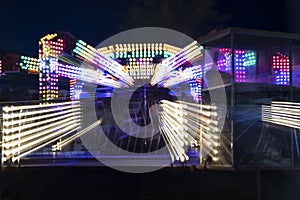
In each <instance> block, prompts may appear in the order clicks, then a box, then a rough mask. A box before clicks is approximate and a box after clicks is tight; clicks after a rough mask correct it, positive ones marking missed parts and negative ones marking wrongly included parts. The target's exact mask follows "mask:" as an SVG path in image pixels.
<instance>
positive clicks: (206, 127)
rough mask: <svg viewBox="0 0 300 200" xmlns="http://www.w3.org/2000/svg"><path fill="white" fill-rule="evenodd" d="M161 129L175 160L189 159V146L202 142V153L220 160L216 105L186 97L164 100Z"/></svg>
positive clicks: (162, 103)
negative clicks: (192, 100) (188, 101)
mask: <svg viewBox="0 0 300 200" xmlns="http://www.w3.org/2000/svg"><path fill="white" fill-rule="evenodd" d="M160 106H161V108H162V109H161V112H160V113H159V116H160V118H159V120H160V125H161V126H160V131H161V133H162V136H163V139H164V140H165V142H166V145H167V147H168V150H169V153H170V156H171V159H172V161H173V162H174V161H175V160H177V161H181V162H184V161H186V160H188V159H189V157H188V155H187V154H186V150H187V148H189V147H190V146H193V145H197V146H198V145H200V147H201V153H202V154H203V153H205V154H210V155H211V156H212V158H213V160H215V161H216V160H218V159H219V158H218V147H219V135H218V134H217V132H218V131H219V129H218V127H217V125H218V121H217V120H215V119H214V118H215V117H216V116H217V113H216V107H214V106H209V105H200V104H196V103H187V102H183V101H178V102H171V101H166V100H163V101H161V104H160Z"/></svg>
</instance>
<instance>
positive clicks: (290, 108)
mask: <svg viewBox="0 0 300 200" xmlns="http://www.w3.org/2000/svg"><path fill="white" fill-rule="evenodd" d="M299 110H300V103H295V102H280V101H272V103H271V105H270V106H267V105H263V106H262V114H261V120H262V121H264V122H270V123H274V124H278V125H282V126H287V127H291V128H296V129H300V112H299Z"/></svg>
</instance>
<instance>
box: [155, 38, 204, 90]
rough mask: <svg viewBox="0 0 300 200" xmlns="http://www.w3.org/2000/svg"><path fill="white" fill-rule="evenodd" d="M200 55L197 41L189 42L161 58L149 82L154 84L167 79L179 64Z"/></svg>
mask: <svg viewBox="0 0 300 200" xmlns="http://www.w3.org/2000/svg"><path fill="white" fill-rule="evenodd" d="M202 55H203V54H202V47H201V46H200V47H199V46H198V43H197V41H194V42H192V43H190V44H189V45H187V46H186V47H184V48H183V49H182V50H180V51H179V52H177V53H176V54H174V55H173V56H171V57H169V58H167V59H165V60H163V61H162V62H161V63H159V64H158V65H157V66H156V69H155V73H154V75H153V77H152V79H151V84H152V85H155V84H159V83H160V82H162V81H165V80H167V79H168V78H170V76H171V75H172V71H174V70H176V69H178V68H179V67H180V66H181V65H183V64H185V63H187V62H192V61H193V60H195V59H197V58H199V57H200V56H202Z"/></svg>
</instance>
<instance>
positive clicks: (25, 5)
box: [0, 0, 300, 57]
mask: <svg viewBox="0 0 300 200" xmlns="http://www.w3.org/2000/svg"><path fill="white" fill-rule="evenodd" d="M299 7H300V3H299V1H297V0H286V1H284V0H282V1H272V0H248V1H238V0H227V1H224V0H165V1H160V0H150V1H149V0H148V1H147V0H132V1H124V0H123V1H122V0H109V1H102V0H101V1H78V0H75V1H63V0H61V1H58V0H52V1H33V0H28V1H21V0H2V1H1V2H0V53H3V52H7V51H9V52H15V53H19V54H22V55H29V56H30V55H31V56H34V57H37V49H38V40H39V38H41V37H42V36H44V35H46V34H48V33H54V32H57V31H59V30H65V31H68V32H70V33H72V34H73V35H75V36H76V37H77V38H80V39H83V40H85V41H87V42H88V43H90V44H91V45H94V46H96V45H97V44H98V43H100V42H102V41H103V40H105V39H106V38H108V37H110V36H112V35H114V34H116V33H119V32H121V31H124V30H128V29H131V28H136V27H143V26H159V27H165V28H171V29H175V30H178V31H181V32H183V33H185V34H187V35H189V36H191V37H193V38H197V37H199V36H201V35H203V34H205V33H207V32H209V31H211V30H213V29H218V28H223V27H228V26H233V27H244V28H254V29H264V30H273V31H284V32H295V33H300V22H299V20H298V8H299Z"/></svg>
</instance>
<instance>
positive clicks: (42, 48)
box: [39, 33, 64, 58]
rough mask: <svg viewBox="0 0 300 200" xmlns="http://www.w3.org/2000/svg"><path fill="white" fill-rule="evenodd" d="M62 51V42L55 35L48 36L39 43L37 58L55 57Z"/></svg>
mask: <svg viewBox="0 0 300 200" xmlns="http://www.w3.org/2000/svg"><path fill="white" fill-rule="evenodd" d="M63 49H64V40H63V39H61V38H58V35H57V33H54V34H48V35H46V36H44V37H42V38H41V39H40V41H39V58H42V57H48V56H52V57H57V56H58V55H59V54H60V53H61V52H62V51H63Z"/></svg>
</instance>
